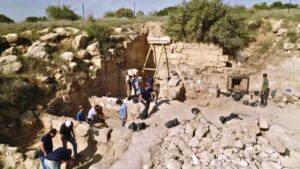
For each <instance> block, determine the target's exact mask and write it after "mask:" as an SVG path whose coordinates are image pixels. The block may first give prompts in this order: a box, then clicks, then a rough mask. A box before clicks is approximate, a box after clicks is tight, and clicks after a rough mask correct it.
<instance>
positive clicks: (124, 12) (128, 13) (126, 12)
mask: <svg viewBox="0 0 300 169" xmlns="http://www.w3.org/2000/svg"><path fill="white" fill-rule="evenodd" d="M104 17H117V18H122V17H126V18H133V11H132V10H131V9H129V8H120V9H118V10H116V11H108V12H106V13H105V14H104Z"/></svg>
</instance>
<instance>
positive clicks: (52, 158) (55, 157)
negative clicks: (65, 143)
mask: <svg viewBox="0 0 300 169" xmlns="http://www.w3.org/2000/svg"><path fill="white" fill-rule="evenodd" d="M71 153H72V151H71V150H70V149H66V148H64V147H60V148H58V149H56V150H54V151H52V152H50V153H48V154H47V156H46V158H45V168H46V169H60V166H61V164H62V163H65V162H68V161H70V160H71Z"/></svg>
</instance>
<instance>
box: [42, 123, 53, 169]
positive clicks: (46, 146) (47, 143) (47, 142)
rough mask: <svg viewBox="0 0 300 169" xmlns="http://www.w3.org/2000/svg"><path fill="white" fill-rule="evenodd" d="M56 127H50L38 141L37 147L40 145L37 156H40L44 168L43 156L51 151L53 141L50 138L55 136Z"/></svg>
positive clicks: (44, 168)
mask: <svg viewBox="0 0 300 169" xmlns="http://www.w3.org/2000/svg"><path fill="white" fill-rule="evenodd" d="M56 132H57V131H56V129H51V130H50V131H49V132H48V133H47V134H46V135H44V136H43V137H42V139H41V141H40V144H39V147H40V151H39V156H40V160H41V163H42V168H43V169H46V166H45V157H46V156H47V154H48V153H50V152H52V151H53V142H52V139H53V138H54V137H55V135H56Z"/></svg>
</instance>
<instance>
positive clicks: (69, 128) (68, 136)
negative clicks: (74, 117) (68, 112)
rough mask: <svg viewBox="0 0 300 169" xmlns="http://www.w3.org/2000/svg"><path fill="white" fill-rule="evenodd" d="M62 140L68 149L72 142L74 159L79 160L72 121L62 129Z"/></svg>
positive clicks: (64, 124)
mask: <svg viewBox="0 0 300 169" xmlns="http://www.w3.org/2000/svg"><path fill="white" fill-rule="evenodd" d="M59 133H60V138H61V141H62V143H63V147H64V148H67V143H68V142H70V143H71V144H72V146H73V150H74V157H75V158H77V157H78V154H77V143H76V139H75V134H74V130H73V123H72V122H71V121H66V122H65V123H63V124H62V125H61V127H60V132H59Z"/></svg>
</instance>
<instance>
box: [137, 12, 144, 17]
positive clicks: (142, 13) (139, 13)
mask: <svg viewBox="0 0 300 169" xmlns="http://www.w3.org/2000/svg"><path fill="white" fill-rule="evenodd" d="M144 15H145V14H144V12H143V11H141V10H139V11H137V13H136V16H137V17H142V16H144Z"/></svg>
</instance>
